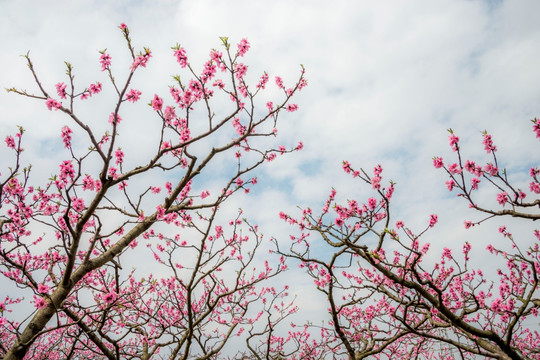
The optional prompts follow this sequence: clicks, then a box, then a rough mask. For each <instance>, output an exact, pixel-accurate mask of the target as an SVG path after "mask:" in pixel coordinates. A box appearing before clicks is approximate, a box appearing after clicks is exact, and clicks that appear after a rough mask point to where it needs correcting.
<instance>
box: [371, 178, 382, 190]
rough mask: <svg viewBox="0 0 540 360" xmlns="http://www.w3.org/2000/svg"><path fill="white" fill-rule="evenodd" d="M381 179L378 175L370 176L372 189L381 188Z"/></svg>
mask: <svg viewBox="0 0 540 360" xmlns="http://www.w3.org/2000/svg"><path fill="white" fill-rule="evenodd" d="M381 180H382V178H381V177H380V176H378V175H376V176H374V177H372V178H371V186H372V187H373V189H376V190H379V189H380V188H381Z"/></svg>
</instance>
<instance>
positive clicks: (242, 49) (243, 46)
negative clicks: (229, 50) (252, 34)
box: [238, 39, 250, 57]
mask: <svg viewBox="0 0 540 360" xmlns="http://www.w3.org/2000/svg"><path fill="white" fill-rule="evenodd" d="M249 47H250V45H249V42H248V41H247V40H246V39H242V40H240V43H238V56H240V57H242V56H244V55H245V54H246V52H247V51H248V50H249Z"/></svg>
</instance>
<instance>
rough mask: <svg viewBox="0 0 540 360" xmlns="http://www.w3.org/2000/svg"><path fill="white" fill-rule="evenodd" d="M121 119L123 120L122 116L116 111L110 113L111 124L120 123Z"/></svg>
mask: <svg viewBox="0 0 540 360" xmlns="http://www.w3.org/2000/svg"><path fill="white" fill-rule="evenodd" d="M120 121H122V118H121V117H120V115H118V114H115V113H113V112H112V113H111V115H109V124H116V125H118V124H120Z"/></svg>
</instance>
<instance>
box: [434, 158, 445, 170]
mask: <svg viewBox="0 0 540 360" xmlns="http://www.w3.org/2000/svg"><path fill="white" fill-rule="evenodd" d="M443 165H444V163H443V159H442V157H434V158H433V166H435V168H436V169H440V168H441V167H443Z"/></svg>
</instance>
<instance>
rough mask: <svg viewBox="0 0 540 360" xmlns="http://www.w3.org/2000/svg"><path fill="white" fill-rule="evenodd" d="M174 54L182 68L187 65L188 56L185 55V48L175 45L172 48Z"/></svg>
mask: <svg viewBox="0 0 540 360" xmlns="http://www.w3.org/2000/svg"><path fill="white" fill-rule="evenodd" d="M174 56H175V57H176V61H178V63H179V64H180V66H181V67H182V68H185V67H186V66H187V65H188V62H187V60H188V58H187V55H186V50H185V49H184V48H182V47H177V48H176V49H175V50H174Z"/></svg>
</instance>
